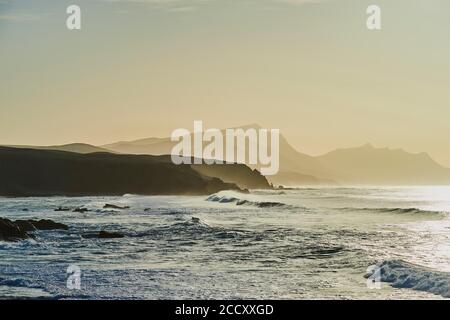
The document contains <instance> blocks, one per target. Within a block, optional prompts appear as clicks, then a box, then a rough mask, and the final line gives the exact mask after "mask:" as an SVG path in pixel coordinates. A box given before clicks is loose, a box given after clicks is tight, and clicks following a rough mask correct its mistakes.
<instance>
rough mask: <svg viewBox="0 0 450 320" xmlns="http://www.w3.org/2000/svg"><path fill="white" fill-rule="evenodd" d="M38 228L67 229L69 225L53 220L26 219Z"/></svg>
mask: <svg viewBox="0 0 450 320" xmlns="http://www.w3.org/2000/svg"><path fill="white" fill-rule="evenodd" d="M28 221H29V222H30V223H31V224H32V225H33V226H34V227H35V228H36V229H38V230H69V227H68V226H67V225H65V224H63V223H58V222H55V221H53V220H47V219H41V220H39V221H36V220H28Z"/></svg>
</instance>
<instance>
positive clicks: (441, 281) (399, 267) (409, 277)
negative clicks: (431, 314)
mask: <svg viewBox="0 0 450 320" xmlns="http://www.w3.org/2000/svg"><path fill="white" fill-rule="evenodd" d="M378 271H379V272H380V276H381V279H380V280H381V281H383V282H388V283H390V285H391V286H392V287H394V288H405V289H413V290H418V291H425V292H429V293H433V294H436V295H441V296H443V297H444V298H450V273H448V272H441V271H434V270H431V269H428V268H425V267H421V266H417V265H414V264H412V263H408V262H405V261H402V260H390V261H384V262H383V263H382V264H381V265H380V266H379V270H378ZM368 276H371V275H370V274H369V275H368Z"/></svg>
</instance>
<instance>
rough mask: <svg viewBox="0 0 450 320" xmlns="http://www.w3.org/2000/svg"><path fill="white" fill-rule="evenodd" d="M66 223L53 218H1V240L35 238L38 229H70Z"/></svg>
mask: <svg viewBox="0 0 450 320" xmlns="http://www.w3.org/2000/svg"><path fill="white" fill-rule="evenodd" d="M68 229H69V227H68V226H67V225H65V224H62V223H58V222H55V221H53V220H48V219H41V220H16V221H12V220H9V219H4V218H0V241H19V240H24V239H29V238H34V236H33V234H30V233H29V232H33V231H36V230H68Z"/></svg>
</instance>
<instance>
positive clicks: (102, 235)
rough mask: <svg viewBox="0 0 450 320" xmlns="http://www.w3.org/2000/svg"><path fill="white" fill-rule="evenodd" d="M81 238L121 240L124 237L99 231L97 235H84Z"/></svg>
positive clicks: (119, 234)
mask: <svg viewBox="0 0 450 320" xmlns="http://www.w3.org/2000/svg"><path fill="white" fill-rule="evenodd" d="M82 237H83V238H85V239H116V238H123V237H124V235H123V234H121V233H118V232H108V231H100V232H98V233H97V232H95V233H85V234H83V235H82Z"/></svg>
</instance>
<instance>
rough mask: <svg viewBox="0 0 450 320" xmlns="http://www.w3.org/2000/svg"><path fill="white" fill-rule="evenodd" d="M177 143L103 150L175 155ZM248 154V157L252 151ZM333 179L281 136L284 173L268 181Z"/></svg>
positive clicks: (145, 142)
mask: <svg viewBox="0 0 450 320" xmlns="http://www.w3.org/2000/svg"><path fill="white" fill-rule="evenodd" d="M239 128H242V129H244V130H247V129H250V128H253V129H257V130H258V129H261V126H259V125H258V124H251V125H245V126H242V127H239ZM221 132H222V134H225V129H223V130H221ZM176 143H177V142H172V141H171V139H170V138H147V139H139V140H134V141H120V142H116V143H112V144H107V145H103V146H101V147H102V148H105V149H109V150H113V151H115V152H118V153H129V154H151V155H164V154H171V152H172V149H173V147H174V146H175V145H176ZM269 147H270V143H269ZM235 151H236V150H235ZM245 152H246V154H248V150H246V151H245ZM249 166H250V167H252V168H254V169H258V170H259V169H260V166H259V165H249ZM331 176H332V173H331V172H330V171H329V170H328V169H327V168H325V167H324V166H323V165H322V163H320V162H319V161H318V160H317V159H316V158H315V157H312V156H309V155H307V154H304V153H301V152H298V151H297V150H295V149H294V148H293V147H292V146H291V145H290V144H289V143H288V142H287V140H286V138H285V137H284V136H283V135H280V171H279V173H278V174H277V175H275V176H268V177H267V179H268V180H269V181H270V182H272V183H275V184H286V185H305V184H312V185H317V184H336V183H335V182H334V181H332V179H331Z"/></svg>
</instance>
